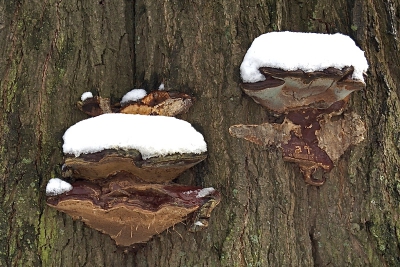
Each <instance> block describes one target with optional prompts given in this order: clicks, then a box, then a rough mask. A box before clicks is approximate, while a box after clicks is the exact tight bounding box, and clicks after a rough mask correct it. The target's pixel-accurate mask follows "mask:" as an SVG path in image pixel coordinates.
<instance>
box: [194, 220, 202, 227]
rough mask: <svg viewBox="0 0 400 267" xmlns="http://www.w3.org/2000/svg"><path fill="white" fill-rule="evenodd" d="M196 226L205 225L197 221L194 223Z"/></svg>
mask: <svg viewBox="0 0 400 267" xmlns="http://www.w3.org/2000/svg"><path fill="white" fill-rule="evenodd" d="M194 225H196V226H204V223H202V222H201V221H197V222H195V223H194Z"/></svg>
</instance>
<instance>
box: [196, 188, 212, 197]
mask: <svg viewBox="0 0 400 267" xmlns="http://www.w3.org/2000/svg"><path fill="white" fill-rule="evenodd" d="M214 191H215V189H214V188H213V187H207V188H203V189H201V190H200V191H199V192H198V193H197V196H196V198H202V197H205V196H208V195H209V194H212V193H213V192H214Z"/></svg>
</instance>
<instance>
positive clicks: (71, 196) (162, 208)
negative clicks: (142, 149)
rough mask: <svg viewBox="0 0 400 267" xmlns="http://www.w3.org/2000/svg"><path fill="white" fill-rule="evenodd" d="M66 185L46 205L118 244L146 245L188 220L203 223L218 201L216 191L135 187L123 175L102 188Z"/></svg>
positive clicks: (93, 185)
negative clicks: (63, 190) (68, 189)
mask: <svg viewBox="0 0 400 267" xmlns="http://www.w3.org/2000/svg"><path fill="white" fill-rule="evenodd" d="M72 187H73V189H72V190H70V191H68V192H65V193H63V194H61V195H56V196H49V197H48V198H47V203H48V205H50V206H51V207H54V208H56V209H57V210H59V211H62V212H65V213H67V214H69V215H70V216H72V217H73V218H75V219H78V218H79V219H81V220H82V221H83V222H85V223H86V224H87V225H88V226H90V227H92V228H94V229H96V230H99V231H101V232H102V233H105V234H108V235H110V236H111V238H112V239H114V240H115V242H116V244H117V245H121V246H130V245H132V244H135V243H143V242H146V241H148V240H149V239H150V238H151V237H152V236H153V235H155V234H159V233H161V232H163V231H164V230H166V229H167V228H169V227H171V226H173V225H175V224H177V223H179V222H182V221H183V220H186V219H187V218H188V216H189V217H190V216H193V217H194V218H195V220H196V222H197V227H198V225H199V223H198V222H199V221H200V222H202V224H206V223H207V219H208V217H209V213H210V212H211V210H212V209H213V208H214V207H215V206H216V205H217V204H218V203H219V201H220V195H219V193H218V192H217V191H216V190H211V191H210V190H206V191H207V192H208V193H207V194H204V189H202V188H199V187H193V186H183V185H176V184H174V185H161V184H138V183H136V181H135V180H134V179H133V180H132V179H130V178H129V177H126V176H120V177H117V178H114V179H112V180H111V182H105V183H102V184H94V183H91V182H86V181H80V182H75V183H73V184H72ZM197 210H199V212H200V215H198V214H197V213H196V211H197ZM199 216H200V219H201V220H198V218H199ZM207 216H208V217H207Z"/></svg>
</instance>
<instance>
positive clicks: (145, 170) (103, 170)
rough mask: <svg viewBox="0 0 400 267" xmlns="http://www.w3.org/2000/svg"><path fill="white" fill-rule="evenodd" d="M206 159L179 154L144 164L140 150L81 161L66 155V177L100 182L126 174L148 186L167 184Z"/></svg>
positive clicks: (105, 153)
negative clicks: (121, 172)
mask: <svg viewBox="0 0 400 267" xmlns="http://www.w3.org/2000/svg"><path fill="white" fill-rule="evenodd" d="M206 157H207V155H206V154H175V155H167V156H161V157H153V158H149V159H146V160H143V159H142V157H141V155H140V153H139V152H138V151H137V150H133V149H131V150H115V149H108V150H103V151H101V152H97V153H91V154H82V155H80V156H79V157H75V156H74V155H66V156H65V163H64V168H63V177H80V178H84V179H87V180H97V179H103V178H106V177H109V176H111V175H114V174H115V173H116V172H119V171H126V172H128V173H132V174H134V175H135V176H137V177H139V178H140V179H141V180H143V181H145V182H148V183H166V182H170V181H172V180H173V179H175V178H176V177H177V176H178V175H180V174H181V173H182V172H184V171H185V170H187V169H189V168H191V167H193V166H194V165H196V164H197V163H199V162H201V161H203V160H204V159H205V158H206Z"/></svg>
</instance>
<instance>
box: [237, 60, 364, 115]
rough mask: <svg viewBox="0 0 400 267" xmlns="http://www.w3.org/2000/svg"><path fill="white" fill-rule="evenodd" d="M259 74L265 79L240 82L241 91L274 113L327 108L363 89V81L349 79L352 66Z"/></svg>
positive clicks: (265, 70) (267, 69) (272, 70)
mask: <svg viewBox="0 0 400 267" xmlns="http://www.w3.org/2000/svg"><path fill="white" fill-rule="evenodd" d="M259 71H260V72H261V73H262V74H263V75H264V76H265V78H266V79H265V80H264V81H260V82H255V83H242V84H241V88H242V90H243V91H244V92H245V93H246V94H247V95H249V96H250V97H252V98H253V100H254V101H255V102H256V103H258V104H260V105H262V106H263V107H266V108H268V109H270V110H273V111H275V112H278V113H286V112H288V111H291V110H298V109H302V108H318V109H325V108H329V107H330V106H331V105H332V104H333V103H335V102H337V101H340V100H343V99H345V98H346V97H347V96H348V95H349V94H350V93H351V92H353V91H356V90H361V89H363V88H364V87H365V83H364V82H363V81H360V80H354V79H352V74H353V72H354V68H353V67H345V68H343V69H341V70H339V69H335V68H328V69H325V70H323V71H315V72H304V71H301V70H297V71H285V70H281V69H275V68H266V67H263V68H260V69H259Z"/></svg>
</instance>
